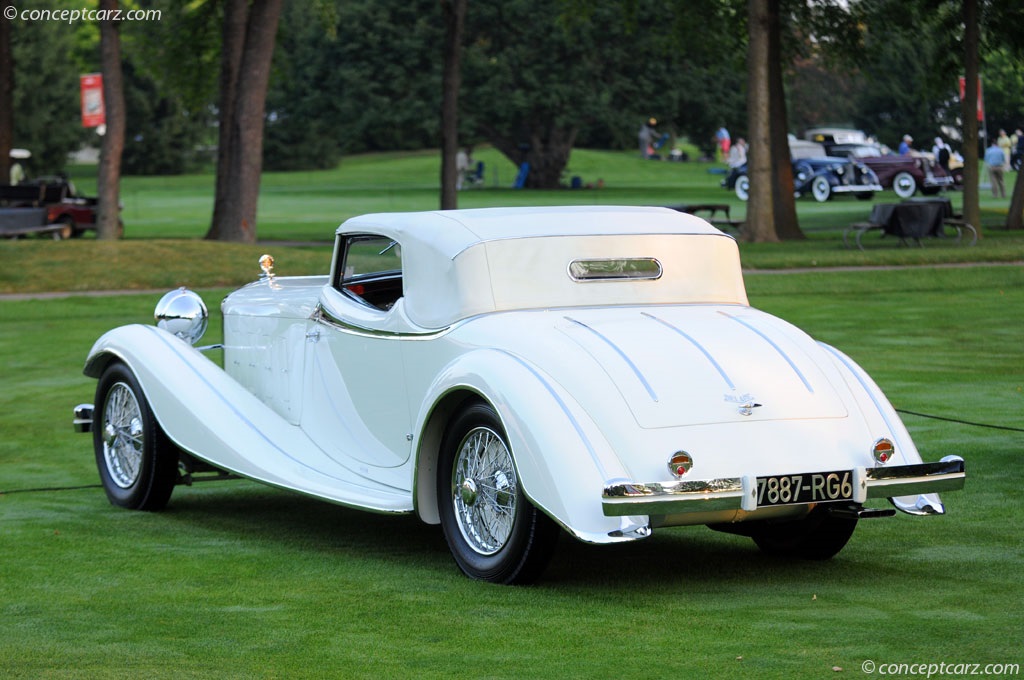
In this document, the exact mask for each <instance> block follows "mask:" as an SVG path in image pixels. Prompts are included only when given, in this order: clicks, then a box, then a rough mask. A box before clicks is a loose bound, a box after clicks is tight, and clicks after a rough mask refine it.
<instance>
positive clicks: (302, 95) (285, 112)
mask: <svg viewBox="0 0 1024 680" xmlns="http://www.w3.org/2000/svg"><path fill="white" fill-rule="evenodd" d="M337 22H338V17H337V12H336V10H335V7H334V6H333V5H328V4H320V3H318V2H316V1H308V2H289V3H287V4H285V6H284V8H283V10H282V14H281V26H280V28H279V30H278V36H277V48H276V50H275V51H274V63H273V70H272V72H271V82H270V88H269V90H268V93H267V123H266V131H265V135H264V139H265V141H264V148H263V156H264V163H265V165H266V167H267V169H270V170H302V169H323V168H331V167H334V166H335V165H337V163H338V161H339V160H340V158H341V149H342V142H341V139H342V137H343V135H344V132H343V130H344V128H345V122H344V120H343V119H342V116H341V113H340V109H339V101H340V99H341V98H342V97H343V96H344V93H343V92H339V91H338V85H339V83H338V79H337V77H336V75H335V73H334V71H335V69H336V68H337V66H338V64H336V63H333V57H334V56H335V55H334V53H335V51H336V50H337V49H338V44H337V43H338V40H339V36H338V25H337Z"/></svg>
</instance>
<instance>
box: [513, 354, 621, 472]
mask: <svg viewBox="0 0 1024 680" xmlns="http://www.w3.org/2000/svg"><path fill="white" fill-rule="evenodd" d="M494 351H495V352H499V353H501V354H504V355H505V356H507V357H509V358H510V359H512V360H513V361H515V362H516V363H518V364H519V365H520V366H522V367H523V368H525V369H526V370H527V371H529V372H530V373H532V374H533V377H534V378H536V379H537V381H538V382H540V384H541V385H543V386H544V389H546V390H547V391H548V394H550V395H551V398H552V399H554V400H555V402H556V403H557V404H558V406H559V408H561V409H562V413H564V414H565V417H566V418H568V419H569V423H570V424H572V427H573V429H574V430H576V435H577V436H578V437H579V438H580V440H581V441H582V442H583V445H584V446H586V447H587V453H589V454H590V459H591V460H592V461H593V462H594V467H596V468H597V471H598V474H600V475H601V478H602V479H608V471H607V470H605V469H604V465H602V464H601V459H600V458H599V457H598V455H597V451H595V450H594V445H593V444H591V443H590V439H589V438H587V435H586V433H584V432H583V427H582V426H581V425H580V423H579V421H578V420H576V417H575V416H573V414H572V412H571V411H570V410H569V406H568V405H567V404H566V403H565V401H563V400H562V398H561V397H560V396H559V395H558V392H556V391H555V388H554V387H552V385H551V383H550V382H549V381H548V380H546V379H545V378H544V376H542V375H541V374H540V373H539V372H538V371H537V369H535V368H534V367H533V366H531V365H530V364H529V363H527V362H526V361H525V360H524V359H523V358H521V357H519V356H517V355H515V354H513V353H512V352H509V351H507V350H503V349H497V348H495V349H494Z"/></svg>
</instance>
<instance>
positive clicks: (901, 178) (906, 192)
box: [892, 171, 917, 198]
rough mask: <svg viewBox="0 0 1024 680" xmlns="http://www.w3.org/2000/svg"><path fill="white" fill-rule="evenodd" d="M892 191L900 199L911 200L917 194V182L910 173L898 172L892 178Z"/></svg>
mask: <svg viewBox="0 0 1024 680" xmlns="http://www.w3.org/2000/svg"><path fill="white" fill-rule="evenodd" d="M892 190H893V191H895V192H896V195H897V196H899V197H900V198H910V197H911V196H913V195H914V194H915V193H917V180H915V179H914V176H913V175H911V174H910V173H909V172H906V171H904V172H898V173H896V176H895V177H893V178H892Z"/></svg>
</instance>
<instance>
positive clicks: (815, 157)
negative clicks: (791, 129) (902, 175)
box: [722, 140, 882, 203]
mask: <svg viewBox="0 0 1024 680" xmlns="http://www.w3.org/2000/svg"><path fill="white" fill-rule="evenodd" d="M790 155H791V157H792V159H793V190H794V192H795V193H796V195H797V196H798V197H799V196H803V195H805V194H810V195H811V196H813V197H814V200H816V201H818V202H819V203H824V202H825V201H827V200H829V199H830V198H832V197H833V196H834V195H836V194H843V193H852V194H853V195H854V196H856V197H857V198H859V199H861V200H865V201H866V200H870V199H871V198H872V197H873V196H874V195H875V192H876V191H881V190H882V185H881V184H879V182H878V176H877V175H875V173H874V171H873V170H871V168H869V167H867V166H866V165H864V164H863V163H860V162H858V161H855V160H851V159H848V158H834V157H831V156H827V155H825V150H824V149H823V148H822V147H821V145H820V144H812V143H810V142H794V141H793V140H791V141H790ZM722 186H723V187H725V188H726V189H731V190H733V191H735V192H736V196H737V197H739V198H740V200H743V201H745V200H747V197H748V195H749V191H750V178H749V177H748V176H747V166H746V164H744V165H741V166H739V167H737V168H733V170H732V171H731V172H730V173H729V174H728V175H727V176H726V178H725V180H723V182H722Z"/></svg>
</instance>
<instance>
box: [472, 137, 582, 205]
mask: <svg viewBox="0 0 1024 680" xmlns="http://www.w3.org/2000/svg"><path fill="white" fill-rule="evenodd" d="M481 129H482V130H483V132H484V136H485V137H487V140H488V141H489V142H490V143H491V144H493V145H494V148H496V149H497V150H498V151H500V152H501V153H502V154H503V155H504V156H505V157H506V158H508V159H509V160H510V161H512V164H513V165H515V166H516V167H517V168H521V167H522V165H523V163H529V164H530V169H529V174H527V176H526V181H525V183H524V185H523V186H524V188H527V189H559V188H561V187H562V173H564V172H565V168H566V166H567V165H569V157H570V156H571V155H572V146H573V144H574V143H575V142H576V135H577V133H578V132H579V128H578V127H569V128H561V127H558V126H556V125H554V124H551V125H549V126H548V127H547V128H542V127H541V126H539V125H535V126H533V127H531V128H530V131H529V140H528V141H526V140H520V139H513V138H511V137H506V136H504V135H502V134H501V133H499V132H498V131H497V130H496V129H495V128H493V127H491V126H490V125H486V124H482V125H481Z"/></svg>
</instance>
